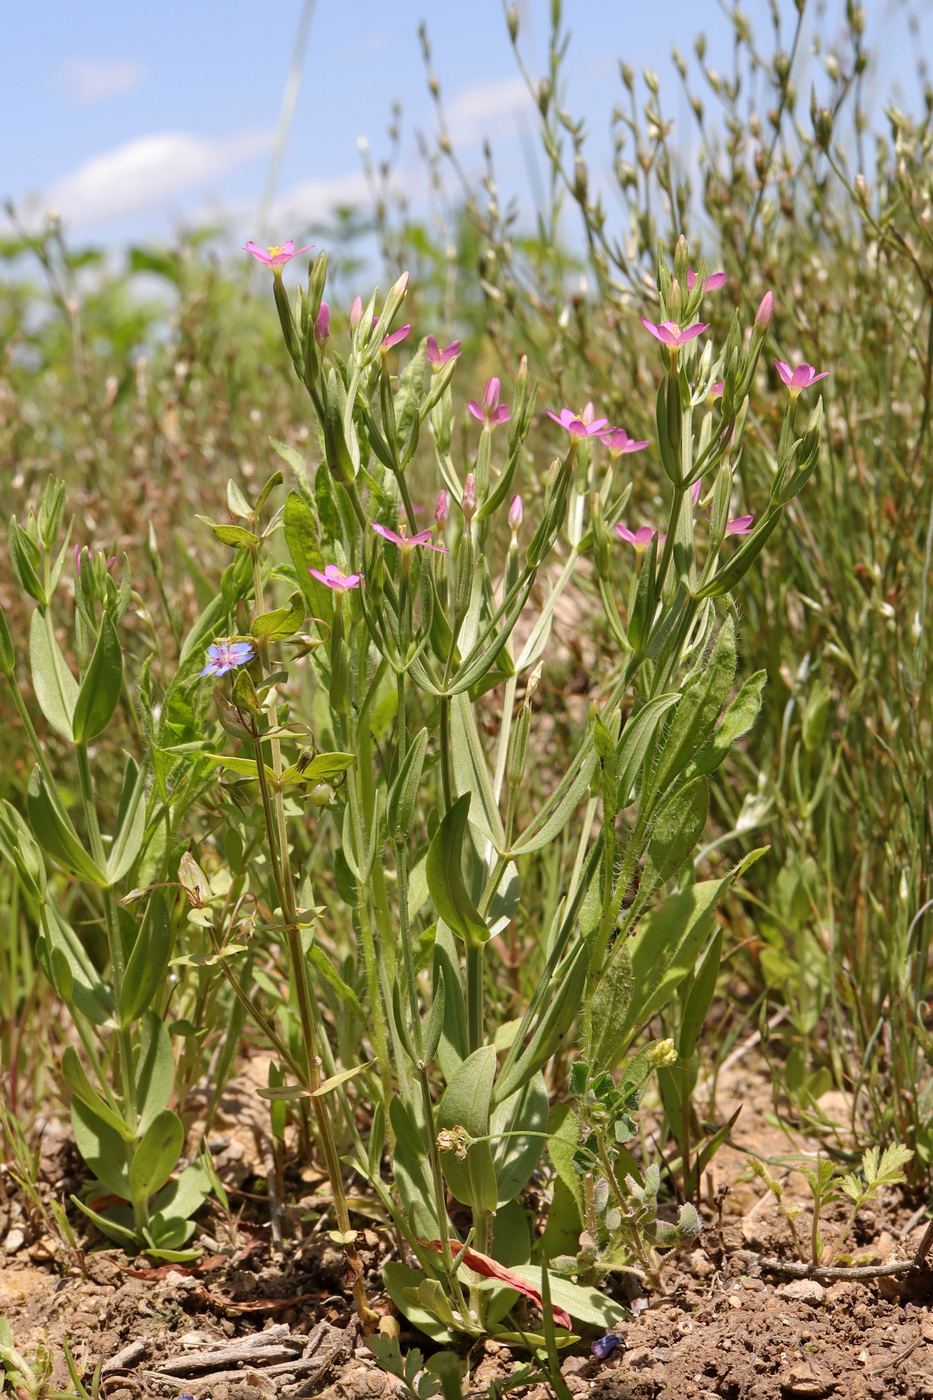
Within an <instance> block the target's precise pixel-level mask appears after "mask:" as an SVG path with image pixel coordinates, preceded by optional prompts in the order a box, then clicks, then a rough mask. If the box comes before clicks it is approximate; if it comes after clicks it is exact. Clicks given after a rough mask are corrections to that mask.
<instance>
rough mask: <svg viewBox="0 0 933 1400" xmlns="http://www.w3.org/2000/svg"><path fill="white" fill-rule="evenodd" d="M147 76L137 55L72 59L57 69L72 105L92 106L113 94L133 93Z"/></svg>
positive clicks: (115, 95)
mask: <svg viewBox="0 0 933 1400" xmlns="http://www.w3.org/2000/svg"><path fill="white" fill-rule="evenodd" d="M145 76H146V70H145V68H144V67H143V65H142V64H141V63H138V62H137V61H136V59H134V58H122V59H121V58H118V59H114V60H112V61H110V62H108V61H107V60H100V59H94V58H69V59H68V61H67V62H66V63H63V64H62V66H61V68H60V69H59V72H58V78H57V81H58V86H59V87H60V88H61V90H62V92H63V93H64V96H65V101H66V102H67V103H68V104H69V106H71V107H92V106H94V104H95V103H97V102H106V101H107V99H108V98H110V97H119V96H120V94H121V93H124V92H132V91H133V89H134V88H138V87H139V85H140V83H141V82H142V81H143V79H144V78H145Z"/></svg>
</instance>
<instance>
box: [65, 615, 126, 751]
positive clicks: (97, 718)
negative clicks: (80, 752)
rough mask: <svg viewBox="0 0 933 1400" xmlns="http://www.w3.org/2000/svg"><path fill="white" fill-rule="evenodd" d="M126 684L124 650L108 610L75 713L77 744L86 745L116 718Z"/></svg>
mask: <svg viewBox="0 0 933 1400" xmlns="http://www.w3.org/2000/svg"><path fill="white" fill-rule="evenodd" d="M122 686H123V651H122V649H121V647H120V639H119V638H118V636H117V629H116V628H115V627H114V625H113V621H112V619H111V617H110V614H109V613H106V612H105V613H104V614H103V616H102V617H101V620H100V631H99V632H98V634H97V644H96V645H95V647H94V652H93V655H92V656H91V662H90V665H89V666H88V668H87V671H86V673H85V675H84V679H83V680H82V682H81V689H80V691H79V692H78V698H77V700H76V702H75V707H74V713H73V715H72V728H73V730H74V741H75V743H76V744H86V743H87V742H88V740H89V739H96V738H97V735H98V734H101V733H103V731H104V730H105V729H106V728H107V725H108V724H109V723H110V721H111V719H112V718H113V712H114V710H115V709H116V708H117V704H118V702H119V699H120V691H121V689H122Z"/></svg>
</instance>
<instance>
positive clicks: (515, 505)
mask: <svg viewBox="0 0 933 1400" xmlns="http://www.w3.org/2000/svg"><path fill="white" fill-rule="evenodd" d="M522 513H523V512H522V498H521V496H515V497H513V499H512V504H511V505H510V506H509V529H510V530H512V532H513V533H514V532H515V531H516V530H517V529H518V528H519V526H520V525H521V523H522Z"/></svg>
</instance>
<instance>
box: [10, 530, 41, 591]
mask: <svg viewBox="0 0 933 1400" xmlns="http://www.w3.org/2000/svg"><path fill="white" fill-rule="evenodd" d="M8 540H9V545H10V563H11V564H12V565H13V572H14V573H15V574H16V577H17V579H18V580H19V583H20V586H21V587H22V588H23V589H24V590H25V591H26V592H27V593H28V594H29V596H30V598H35V600H36V602H37V603H38V604H39V605H40V606H41V607H45V606H47V604H48V598H47V597H46V593H45V589H44V588H43V587H42V584H41V583H40V582H39V575H38V573H37V572H36V570H37V569H38V568H39V565H40V564H41V563H42V551H41V550H40V548H39V546H38V545H37V544H36V542H35V540H34V539H32V537H31V536H30V535H27V534H26V531H25V530H24V529H23V527H22V526H21V525H20V524H19V523H18V522H17V519H16V516H15V515H14V516H12V517H11V519H10V529H9V534H8Z"/></svg>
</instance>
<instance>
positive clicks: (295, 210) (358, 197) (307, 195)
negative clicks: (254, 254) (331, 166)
mask: <svg viewBox="0 0 933 1400" xmlns="http://www.w3.org/2000/svg"><path fill="white" fill-rule="evenodd" d="M369 203H370V193H369V186H368V185H367V183H366V176H365V175H364V174H363V172H362V170H352V171H349V172H348V173H347V174H345V175H334V176H332V177H329V178H324V179H319V180H302V181H301V183H300V184H297V185H293V186H292V188H291V189H290V190H286V191H285V193H284V194H282V195H280V196H279V197H278V199H277V200H276V201H275V207H274V209H273V211H272V217H273V220H275V221H277V222H281V221H282V220H284V219H286V218H289V217H291V218H297V219H299V220H301V221H303V222H305V223H307V222H309V221H313V220H316V219H321V218H326V216H327V215H328V214H330V213H331V211H332V210H333V209H336V208H337V206H338V205H341V204H345V205H359V204H363V205H366V206H368V205H369ZM270 237H271V235H270Z"/></svg>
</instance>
